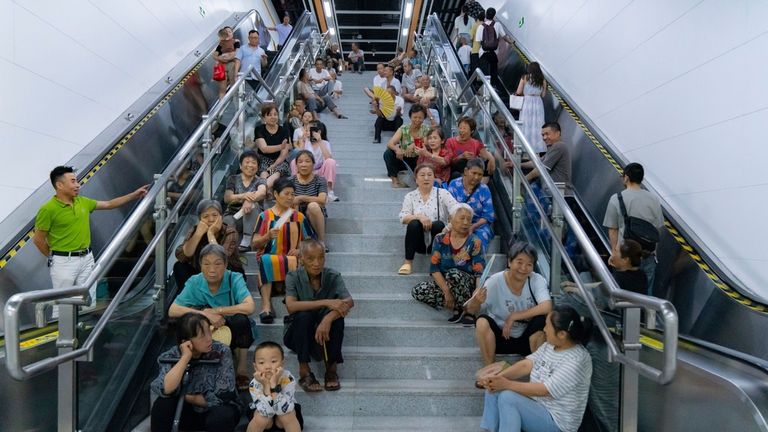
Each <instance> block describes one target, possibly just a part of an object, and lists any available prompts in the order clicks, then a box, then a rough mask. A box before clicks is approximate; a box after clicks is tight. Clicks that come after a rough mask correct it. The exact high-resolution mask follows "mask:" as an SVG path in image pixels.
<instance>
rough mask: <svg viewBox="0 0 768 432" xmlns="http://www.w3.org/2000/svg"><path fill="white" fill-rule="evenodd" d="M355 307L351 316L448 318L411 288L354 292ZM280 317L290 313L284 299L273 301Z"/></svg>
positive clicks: (259, 300)
mask: <svg viewBox="0 0 768 432" xmlns="http://www.w3.org/2000/svg"><path fill="white" fill-rule="evenodd" d="M254 298H255V301H256V304H257V305H261V299H260V298H259V296H254ZM353 298H354V299H355V307H353V308H352V310H351V311H350V312H349V315H348V317H349V318H369V319H387V318H393V317H397V318H399V319H414V320H415V319H420V320H435V321H436V322H440V321H443V320H445V319H447V316H446V313H445V312H443V311H438V310H436V309H433V308H431V307H429V306H427V305H425V304H423V303H419V302H417V301H416V300H414V299H413V298H412V297H411V294H410V290H409V291H404V292H401V293H354V294H353ZM272 306H273V310H274V312H275V314H277V316H278V318H282V317H283V316H285V315H288V312H287V310H286V308H285V304H284V303H283V301H282V299H279V300H275V301H273V302H272Z"/></svg>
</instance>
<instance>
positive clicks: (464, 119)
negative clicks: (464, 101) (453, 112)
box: [456, 116, 477, 132]
mask: <svg viewBox="0 0 768 432" xmlns="http://www.w3.org/2000/svg"><path fill="white" fill-rule="evenodd" d="M462 123H466V124H467V126H469V131H470V132H474V131H475V130H477V122H476V121H475V119H473V118H472V117H467V116H462V117H459V121H457V122H456V125H457V126H458V125H460V124H462Z"/></svg>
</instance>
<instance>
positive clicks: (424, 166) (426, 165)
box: [413, 162, 435, 176]
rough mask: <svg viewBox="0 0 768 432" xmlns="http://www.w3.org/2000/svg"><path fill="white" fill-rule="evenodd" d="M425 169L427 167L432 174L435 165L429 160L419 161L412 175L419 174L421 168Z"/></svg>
mask: <svg viewBox="0 0 768 432" xmlns="http://www.w3.org/2000/svg"><path fill="white" fill-rule="evenodd" d="M425 169H428V170H430V171H432V174H434V173H435V166H434V165H432V164H431V163H429V162H425V163H421V164H419V165H418V166H416V169H415V170H413V175H414V176H417V175H419V172H421V170H425Z"/></svg>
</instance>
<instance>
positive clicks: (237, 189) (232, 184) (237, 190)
mask: <svg viewBox="0 0 768 432" xmlns="http://www.w3.org/2000/svg"><path fill="white" fill-rule="evenodd" d="M262 185H264V188H265V189H266V187H267V181H266V180H264V179H263V178H261V177H256V176H254V177H253V179H252V180H251V183H249V184H248V186H246V185H245V184H243V176H242V175H240V174H235V175H231V176H229V178H228V179H227V187H226V190H231V191H232V193H234V194H242V193H246V192H256V190H257V189H258V188H259V186H262ZM254 204H256V207H255V208H254V211H256V212H260V211H261V208H259V205H258V204H257V203H254ZM241 207H243V203H242V202H234V201H232V202H231V203H229V204H227V209H226V210H225V211H224V214H225V215H230V214H235V213H237V212H238V211H239V210H240V208H241Z"/></svg>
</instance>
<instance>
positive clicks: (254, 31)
mask: <svg viewBox="0 0 768 432" xmlns="http://www.w3.org/2000/svg"><path fill="white" fill-rule="evenodd" d="M254 33H256V34H259V31H258V30H251V31H249V32H248V36H250V35H252V34H254Z"/></svg>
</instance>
